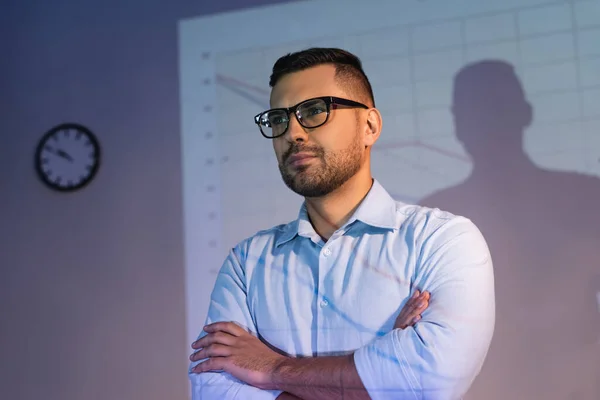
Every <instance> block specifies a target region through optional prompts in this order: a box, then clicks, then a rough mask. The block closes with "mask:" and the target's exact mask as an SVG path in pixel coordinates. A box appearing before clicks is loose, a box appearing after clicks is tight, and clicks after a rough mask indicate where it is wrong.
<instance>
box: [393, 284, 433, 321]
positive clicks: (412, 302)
mask: <svg viewBox="0 0 600 400" xmlns="http://www.w3.org/2000/svg"><path fill="white" fill-rule="evenodd" d="M429 297H430V294H429V292H427V291H425V292H423V293H420V292H419V291H418V290H415V292H414V293H413V294H412V296H411V297H410V299H408V301H407V302H406V304H405V305H404V307H402V310H400V314H399V315H398V317H397V318H396V322H395V323H394V329H405V328H407V327H408V326H413V325H414V324H416V323H417V322H418V321H419V320H420V319H421V313H422V312H423V311H425V310H426V309H427V307H429Z"/></svg>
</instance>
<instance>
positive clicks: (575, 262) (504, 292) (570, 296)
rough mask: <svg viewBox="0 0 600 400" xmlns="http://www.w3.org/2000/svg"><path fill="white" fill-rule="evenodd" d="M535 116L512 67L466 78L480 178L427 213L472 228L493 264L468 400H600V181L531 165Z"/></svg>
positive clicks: (461, 121)
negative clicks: (490, 300)
mask: <svg viewBox="0 0 600 400" xmlns="http://www.w3.org/2000/svg"><path fill="white" fill-rule="evenodd" d="M533 111H534V110H533V108H532V106H531V104H530V103H529V102H528V101H527V99H526V97H525V93H524V90H523V87H522V85H521V83H520V81H519V78H518V77H517V75H516V73H515V71H514V68H513V66H512V65H510V64H508V63H506V62H503V61H497V60H484V61H480V62H476V63H473V64H469V65H467V66H466V67H464V68H463V69H461V70H460V71H459V72H458V73H457V74H456V76H455V80H454V89H453V105H452V113H453V116H454V124H455V132H456V135H457V138H458V140H459V141H460V142H461V143H462V144H463V146H464V147H465V149H466V151H467V152H468V153H469V155H470V157H471V159H472V162H473V170H472V173H471V174H470V176H469V177H467V178H466V180H465V181H464V182H462V183H460V184H458V185H457V186H454V187H451V188H448V189H443V190H441V191H439V192H436V193H433V194H432V195H430V196H428V197H427V198H425V199H423V200H422V201H421V202H420V203H421V204H422V205H425V206H429V207H437V208H440V209H444V210H447V211H450V212H453V213H455V214H460V215H464V216H466V217H468V218H470V219H471V220H473V222H475V223H476V224H477V225H478V227H479V228H480V229H481V231H482V232H483V234H484V235H485V237H486V239H487V241H488V244H489V246H490V251H491V253H492V257H493V261H494V269H495V281H496V328H495V333H494V338H493V341H492V345H491V347H490V351H489V353H488V357H487V359H486V361H485V364H484V366H483V369H482V371H481V374H480V375H479V377H478V378H477V379H476V380H475V382H474V384H473V386H472V388H471V390H470V392H469V395H468V397H467V398H468V399H469V400H470V399H477V400H479V399H486V400H496V399H498V400H500V399H501V400H506V399H545V400H553V399H556V400H559V399H560V400H565V399H600V384H599V383H598V382H599V381H600V351H599V349H600V340H599V338H600V309H599V307H600V304H599V301H600V299H599V298H598V293H599V292H600V279H599V277H600V179H598V178H596V177H592V176H586V175H583V174H579V173H574V172H559V171H550V170H545V169H542V168H540V167H539V166H537V165H536V164H535V163H534V162H533V161H532V160H531V159H530V157H529V156H528V155H527V153H526V151H525V150H524V148H523V137H524V131H525V129H526V128H527V127H528V126H529V125H530V124H531V123H532V121H533V116H534V112H533ZM598 134H600V132H598Z"/></svg>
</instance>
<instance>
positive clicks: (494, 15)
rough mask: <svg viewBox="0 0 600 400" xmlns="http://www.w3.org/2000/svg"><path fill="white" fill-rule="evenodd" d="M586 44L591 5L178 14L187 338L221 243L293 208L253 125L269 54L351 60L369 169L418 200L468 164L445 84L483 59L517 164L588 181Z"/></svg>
mask: <svg viewBox="0 0 600 400" xmlns="http://www.w3.org/2000/svg"><path fill="white" fill-rule="evenodd" d="M315 10H318V13H319V18H316V17H315ZM374 11H376V12H374ZM282 16H285V17H282ZM290 16H293V18H291V17H290ZM233 27H234V28H235V29H232V28H233ZM599 43H600V1H598V0H582V1H546V0H504V1H492V0H485V1H484V0H463V1H460V2H450V1H447V0H429V1H408V0H402V1H395V0H394V1H392V0H390V1H379V2H377V1H376V2H372V3H370V4H369V5H367V4H366V2H362V1H302V2H295V3H290V4H286V5H278V6H270V7H263V8H257V9H251V10H245V11H240V12H236V13H231V14H222V15H218V16H215V17H210V18H208V17H207V18H202V19H194V20H189V21H184V22H182V23H181V26H180V49H181V53H180V68H181V107H182V157H183V173H184V177H183V179H184V190H185V193H184V199H185V205H184V209H185V217H184V218H185V227H186V228H185V229H186V232H185V237H186V239H185V240H186V242H185V246H186V285H187V294H186V296H187V305H188V309H187V320H188V342H191V341H192V340H193V339H195V337H196V335H197V334H198V332H200V329H201V328H202V324H203V322H204V319H205V316H206V310H207V307H208V299H209V296H210V291H211V290H212V286H213V284H214V279H215V274H216V272H217V271H218V269H219V267H220V266H221V263H222V262H223V259H224V257H225V256H226V254H227V251H228V250H229V249H230V248H231V247H232V246H234V245H235V244H236V243H237V242H239V241H240V240H242V239H244V238H246V237H248V236H250V235H252V234H254V233H255V232H256V231H258V230H260V229H265V228H269V227H271V226H273V225H276V224H279V223H285V222H288V221H290V220H292V219H294V218H296V216H297V213H298V208H299V206H300V204H301V198H300V197H298V196H297V195H295V194H294V193H292V192H291V191H290V190H289V189H287V187H286V186H285V185H284V183H283V182H282V180H281V177H280V175H279V171H278V169H277V164H276V160H275V156H274V153H273V149H272V143H271V142H270V141H269V140H267V139H264V138H263V137H262V136H261V135H260V133H259V131H258V128H257V127H256V126H255V125H254V123H253V116H254V115H256V114H257V113H259V112H261V111H263V110H265V109H267V108H269V93H270V88H269V87H268V80H269V75H270V72H271V68H272V65H273V63H274V62H275V61H276V60H277V58H279V57H280V56H282V55H284V54H286V53H288V52H292V51H297V50H300V49H304V48H307V47H310V46H327V47H330V46H331V47H341V48H344V49H347V50H349V51H351V52H354V53H355V54H357V55H358V56H359V57H360V58H361V59H362V60H363V63H364V68H365V71H366V73H367V75H368V76H369V77H370V79H371V83H372V85H373V89H374V94H375V100H376V103H377V106H378V108H379V109H380V110H381V112H382V114H383V132H382V135H381V138H380V140H379V141H378V143H377V144H376V145H375V147H374V149H373V157H372V167H373V174H374V176H375V177H376V178H377V179H378V180H379V181H380V182H381V183H382V184H383V186H384V187H385V188H386V189H387V190H388V191H389V192H390V193H391V194H392V196H393V197H395V198H396V199H397V200H399V201H403V202H407V203H419V202H420V201H421V200H422V199H424V198H427V197H428V196H430V195H432V194H433V193H436V192H438V191H440V190H444V189H446V188H451V187H454V186H456V185H458V184H460V183H461V182H463V181H464V180H465V179H467V177H469V175H470V174H471V172H472V171H473V169H474V167H475V166H474V165H473V162H472V158H471V157H470V155H469V154H468V152H467V151H466V148H465V147H464V146H463V144H461V142H460V141H459V140H458V139H457V136H456V132H455V126H454V119H453V116H452V113H451V107H452V90H453V85H454V76H455V74H456V73H457V72H458V71H459V70H460V69H461V68H462V67H464V66H465V65H466V64H468V63H470V62H473V61H479V60H486V59H493V60H503V61H506V62H508V63H510V64H511V65H512V66H514V68H515V71H516V73H517V75H518V78H519V79H520V81H521V83H522V85H523V88H524V91H525V96H526V99H527V100H528V101H529V103H530V104H531V106H532V110H533V118H532V123H531V124H530V125H529V126H528V127H527V128H526V129H525V130H524V135H523V137H522V142H523V150H524V151H525V153H526V155H527V157H528V159H530V160H531V162H532V163H533V164H535V165H536V167H537V168H539V169H540V170H544V171H557V172H571V173H578V174H580V175H581V176H586V177H589V179H590V181H589V182H591V186H593V185H596V182H600V180H596V179H592V178H599V177H600V45H599ZM511 160H512V155H511V154H507V155H506V162H507V163H510V162H511ZM586 179H587V178H586ZM586 182H588V181H586ZM586 185H587V183H586ZM532 190H533V189H532ZM590 190H592V189H590ZM594 190H595V189H594ZM573 195H574V196H576V195H577V194H576V193H574V194H573ZM579 254H582V253H581V252H580V253H579ZM576 284H578V283H576ZM598 289H599V290H600V288H598ZM595 293H596V292H594V297H596V294H595ZM597 296H600V293H598V295H597ZM598 299H600V297H598ZM586 301H587V300H586ZM595 301H596V298H594V299H593V300H592V303H591V304H593V306H594V310H595V309H596V308H597V307H596V306H598V307H600V304H595ZM599 303H600V301H599ZM586 304H588V303H586ZM569 393H573V392H569Z"/></svg>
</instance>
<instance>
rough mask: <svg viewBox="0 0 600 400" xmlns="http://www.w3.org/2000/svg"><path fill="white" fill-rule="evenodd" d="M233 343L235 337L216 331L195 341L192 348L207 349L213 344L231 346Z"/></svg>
mask: <svg viewBox="0 0 600 400" xmlns="http://www.w3.org/2000/svg"><path fill="white" fill-rule="evenodd" d="M235 341H236V337H235V336H233V335H230V334H229V333H225V332H221V331H217V332H215V333H209V334H208V335H206V336H204V337H202V338H200V339H198V340H196V341H195V342H194V343H192V348H193V349H201V348H203V347H207V346H210V345H211V344H215V343H220V344H224V345H227V346H233V345H234V344H235Z"/></svg>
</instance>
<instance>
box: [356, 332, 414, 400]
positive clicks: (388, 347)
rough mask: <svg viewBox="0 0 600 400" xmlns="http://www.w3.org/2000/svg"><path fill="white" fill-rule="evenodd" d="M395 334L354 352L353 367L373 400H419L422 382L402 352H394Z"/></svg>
mask: <svg viewBox="0 0 600 400" xmlns="http://www.w3.org/2000/svg"><path fill="white" fill-rule="evenodd" d="M394 334H395V332H394V331H392V332H389V333H388V334H386V335H385V336H382V337H380V338H377V339H375V340H373V341H372V342H371V343H369V344H368V345H367V346H363V347H361V348H359V349H358V350H357V351H356V352H355V353H354V365H355V366H356V370H357V372H358V375H359V376H360V379H361V381H362V383H363V385H364V386H365V388H366V389H367V392H368V393H369V396H371V399H373V400H379V399H381V400H384V399H391V398H394V399H419V398H420V397H419V395H418V393H419V392H420V389H419V383H418V380H417V377H416V376H415V374H414V372H413V370H412V367H411V366H410V364H409V362H408V360H407V358H406V356H405V355H404V354H403V353H402V349H398V351H397V350H396V349H395V346H394V340H393V339H394V338H393V337H392V335H394Z"/></svg>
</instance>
